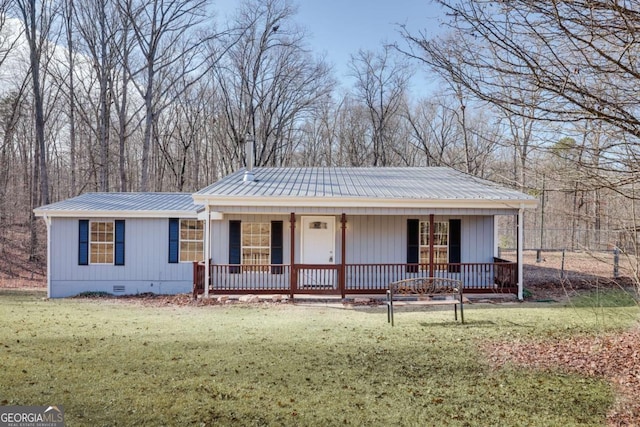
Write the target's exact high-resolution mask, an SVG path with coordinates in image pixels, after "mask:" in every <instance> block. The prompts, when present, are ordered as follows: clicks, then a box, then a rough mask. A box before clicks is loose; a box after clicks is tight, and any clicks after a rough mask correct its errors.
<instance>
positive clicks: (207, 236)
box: [204, 204, 211, 298]
mask: <svg viewBox="0 0 640 427" xmlns="http://www.w3.org/2000/svg"><path fill="white" fill-rule="evenodd" d="M204 210H205V213H206V218H205V220H204V297H205V298H209V277H210V276H211V271H210V270H211V261H210V260H211V212H210V211H209V205H208V204H207V205H205V207H204Z"/></svg>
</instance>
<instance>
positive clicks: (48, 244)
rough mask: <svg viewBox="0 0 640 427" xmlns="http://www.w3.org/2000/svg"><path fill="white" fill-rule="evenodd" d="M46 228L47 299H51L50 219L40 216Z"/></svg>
mask: <svg viewBox="0 0 640 427" xmlns="http://www.w3.org/2000/svg"><path fill="white" fill-rule="evenodd" d="M42 219H43V220H44V223H45V224H46V226H47V298H51V218H50V217H48V216H47V215H46V214H45V215H43V216H42Z"/></svg>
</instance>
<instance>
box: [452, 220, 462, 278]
mask: <svg viewBox="0 0 640 427" xmlns="http://www.w3.org/2000/svg"><path fill="white" fill-rule="evenodd" d="M461 228H462V227H461V221H460V220H459V219H450V220H449V263H450V264H460V260H461V259H462V256H461V253H460V251H461V249H460V238H461V234H462V231H461ZM449 273H460V266H459V265H450V266H449Z"/></svg>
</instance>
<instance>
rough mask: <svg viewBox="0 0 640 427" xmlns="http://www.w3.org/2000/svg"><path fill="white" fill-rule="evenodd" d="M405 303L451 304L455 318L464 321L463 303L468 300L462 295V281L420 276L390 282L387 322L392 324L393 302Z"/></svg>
mask: <svg viewBox="0 0 640 427" xmlns="http://www.w3.org/2000/svg"><path fill="white" fill-rule="evenodd" d="M394 302H402V303H405V304H407V305H453V311H454V317H455V320H458V305H460V319H461V320H462V323H464V303H465V302H467V303H468V302H469V300H468V299H466V298H465V297H464V296H463V295H462V282H461V281H459V280H454V279H446V278H443V277H421V278H416V279H405V280H399V281H397V282H392V283H391V284H390V285H389V289H388V290H387V322H388V323H391V326H393V303H394Z"/></svg>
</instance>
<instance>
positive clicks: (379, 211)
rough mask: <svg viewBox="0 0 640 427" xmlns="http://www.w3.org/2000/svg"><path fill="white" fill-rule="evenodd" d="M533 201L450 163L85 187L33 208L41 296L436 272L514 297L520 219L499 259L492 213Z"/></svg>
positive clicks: (288, 285)
mask: <svg viewBox="0 0 640 427" xmlns="http://www.w3.org/2000/svg"><path fill="white" fill-rule="evenodd" d="M536 205H537V201H536V199H535V198H533V197H531V196H529V195H526V194H523V193H521V192H518V191H515V190H512V189H509V188H506V187H503V186H500V185H497V184H495V183H492V182H489V181H486V180H481V179H478V178H476V177H473V176H470V175H466V174H463V173H461V172H458V171H455V170H453V169H450V168H441V167H429V168H348V167H345V168H256V169H254V170H251V171H246V170H241V171H238V172H236V173H234V174H231V175H229V176H227V177H225V178H224V179H222V180H220V181H218V182H216V183H215V184H212V185H210V186H208V187H206V188H204V189H202V190H200V191H198V192H196V193H194V194H186V193H88V194H84V195H81V196H78V197H75V198H72V199H68V200H65V201H61V202H58V203H53V204H50V205H46V206H42V207H40V208H37V209H35V214H36V215H37V216H40V217H42V218H43V219H44V220H45V222H46V224H47V245H48V261H47V284H48V294H49V296H50V297H66V296H72V295H76V294H79V293H82V292H108V293H112V294H135V293H145V292H153V293H163V294H173V293H184V292H194V294H195V295H197V294H204V295H205V296H208V295H211V294H217V295H220V294H242V293H262V294H288V295H290V296H292V297H293V296H295V295H300V294H334V295H342V296H343V297H344V296H346V295H353V294H377V293H380V294H382V293H384V292H385V290H386V289H387V287H388V285H389V283H390V282H392V281H396V280H401V279H406V278H412V277H423V276H427V277H428V276H437V277H448V278H453V279H457V280H461V281H462V282H463V283H464V286H465V292H514V293H517V294H518V296H519V298H520V299H521V298H522V291H523V274H522V242H523V236H522V227H518V230H519V231H518V235H519V238H518V260H519V262H507V261H504V260H501V259H499V258H497V256H498V238H497V226H496V218H497V217H498V216H500V215H511V216H514V217H516V218H517V223H518V224H522V215H523V212H524V210H525V209H527V208H534V207H535V206H536ZM205 260H209V261H210V262H205Z"/></svg>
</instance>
